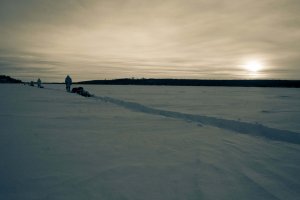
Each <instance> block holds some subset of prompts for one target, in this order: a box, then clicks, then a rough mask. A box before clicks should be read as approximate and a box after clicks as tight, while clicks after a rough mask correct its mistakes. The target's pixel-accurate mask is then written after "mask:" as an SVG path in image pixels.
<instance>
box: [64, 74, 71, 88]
mask: <svg viewBox="0 0 300 200" xmlns="http://www.w3.org/2000/svg"><path fill="white" fill-rule="evenodd" d="M65 83H66V90H67V91H68V92H70V90H71V85H72V79H71V77H70V76H69V75H68V76H67V77H66V79H65Z"/></svg>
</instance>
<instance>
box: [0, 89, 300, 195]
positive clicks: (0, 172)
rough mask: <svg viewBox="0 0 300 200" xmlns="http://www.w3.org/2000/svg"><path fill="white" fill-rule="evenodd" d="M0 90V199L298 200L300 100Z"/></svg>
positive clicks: (222, 93) (240, 94) (279, 94)
mask: <svg viewBox="0 0 300 200" xmlns="http://www.w3.org/2000/svg"><path fill="white" fill-rule="evenodd" d="M84 88H85V89H87V90H88V91H89V92H91V93H93V94H95V97H93V98H84V97H81V96H79V95H75V94H70V93H66V92H65V91H64V86H63V85H45V88H44V89H38V88H33V87H29V86H23V85H0V90H1V93H0V127H1V129H0V158H1V160H0V199H5V200H10V199H22V200H23V199H24V200H27V199H33V200H34V199H49V200H56V199H72V200H76V199H104V200H106V199H122V200H123V199H128V200H131V199H133V200H135V199H137V200H139V199H146V200H147V199H149V200H153V199H155V200H159V199H162V200H168V199H170V200H173V199H178V200H183V199H251V200H252V199H284V200H286V199H291V200H294V199H299V196H300V137H299V134H300V101H299V99H300V90H299V89H280V88H276V89H275V88H273V89H270V88H226V87H164V86H160V87H158V86H153V87H150V86H84Z"/></svg>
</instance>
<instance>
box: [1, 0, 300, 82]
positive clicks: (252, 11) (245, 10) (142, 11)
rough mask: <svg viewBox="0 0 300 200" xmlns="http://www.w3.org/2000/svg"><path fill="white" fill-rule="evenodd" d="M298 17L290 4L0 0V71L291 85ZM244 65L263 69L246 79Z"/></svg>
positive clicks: (296, 71) (299, 37)
mask: <svg viewBox="0 0 300 200" xmlns="http://www.w3.org/2000/svg"><path fill="white" fill-rule="evenodd" d="M299 10H300V2H299V1H298V0H286V1H281V0H263V1H253V0H232V1H223V0H222V1H221V0H210V1H207V0H185V1H183V0H172V1H171V0H166V1H158V0H153V1H146V0H113V1H104V0H103V1H99V0H81V1H80V0H77V1H69V0H60V1H58V0H44V1H39V0H27V1H22V0H3V1H1V2H0V46H1V49H0V59H1V62H0V70H1V72H3V73H7V74H12V75H15V76H18V77H21V78H22V77H27V78H28V77H30V76H32V77H36V76H40V77H45V78H47V79H48V80H54V79H55V80H60V79H62V78H63V77H64V76H65V74H71V75H72V76H74V77H75V78H76V79H78V80H84V79H99V78H120V77H131V76H135V77H174V78H180V77H182V78H225V79H226V78H272V79H273V78H280V79H298V78H299V75H300V66H299V65H300V58H299V53H298V52H300V46H299V44H298V43H297V41H300V16H299V14H298V11H299ZM251 59H257V60H260V61H261V62H263V63H264V68H263V70H262V71H261V72H260V73H257V74H256V76H252V74H249V73H248V72H247V71H245V69H244V68H243V67H242V65H243V64H244V63H245V62H246V61H247V60H251ZM49 72H50V73H49Z"/></svg>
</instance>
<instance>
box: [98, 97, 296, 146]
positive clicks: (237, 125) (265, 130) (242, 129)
mask: <svg viewBox="0 0 300 200" xmlns="http://www.w3.org/2000/svg"><path fill="white" fill-rule="evenodd" d="M93 98H95V99H98V100H101V101H104V102H109V103H113V104H115V105H118V106H122V107H124V108H126V109H129V110H132V111H135V112H142V113H146V114H152V115H160V116H164V117H170V118H174V119H180V120H185V121H192V122H197V123H200V124H203V125H208V126H214V127H218V128H221V129H226V130H230V131H234V132H238V133H243V134H248V135H253V136H260V137H264V138H267V139H270V140H275V141H281V142H289V143H294V144H300V133H297V132H293V131H288V130H281V129H276V128H270V127H267V126H265V125H262V124H258V123H250V122H242V121H236V120H229V119H222V118H217V117H208V116H204V115H195V114H186V113H180V112H174V111H167V110H160V109H155V108H151V107H148V106H145V105H142V104H139V103H135V102H129V101H123V100H120V99H115V98H111V97H100V96H94V97H93Z"/></svg>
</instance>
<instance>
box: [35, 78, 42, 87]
mask: <svg viewBox="0 0 300 200" xmlns="http://www.w3.org/2000/svg"><path fill="white" fill-rule="evenodd" d="M36 83H37V86H38V87H39V88H42V81H41V79H40V78H38V80H37V82H36Z"/></svg>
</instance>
